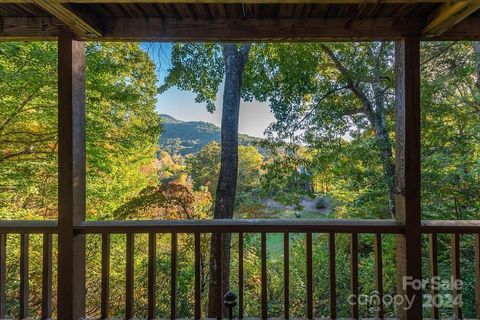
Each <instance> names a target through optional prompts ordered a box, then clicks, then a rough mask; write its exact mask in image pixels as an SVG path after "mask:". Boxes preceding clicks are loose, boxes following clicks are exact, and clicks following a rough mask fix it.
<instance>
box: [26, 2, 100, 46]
mask: <svg viewBox="0 0 480 320" xmlns="http://www.w3.org/2000/svg"><path fill="white" fill-rule="evenodd" d="M33 3H34V4H36V5H37V6H39V7H40V8H42V9H44V10H45V11H47V12H49V13H50V14H51V15H53V16H54V17H55V18H57V19H58V20H60V21H61V22H63V23H64V24H65V25H66V26H67V27H68V28H70V29H71V31H73V32H74V33H75V34H76V35H77V36H80V37H86V38H95V37H100V36H102V32H101V31H99V30H98V29H97V28H96V27H94V26H92V25H91V24H89V23H88V22H86V21H85V20H83V19H82V18H80V17H79V16H78V15H77V14H75V13H74V12H73V11H71V10H69V9H68V8H66V7H64V6H63V5H62V4H61V3H60V2H59V1H58V0H33Z"/></svg>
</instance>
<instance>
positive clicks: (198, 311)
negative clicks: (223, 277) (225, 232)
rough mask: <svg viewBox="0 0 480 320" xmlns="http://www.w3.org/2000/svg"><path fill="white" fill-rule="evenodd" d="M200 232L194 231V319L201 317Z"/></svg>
mask: <svg viewBox="0 0 480 320" xmlns="http://www.w3.org/2000/svg"><path fill="white" fill-rule="evenodd" d="M200 245H201V244H200V233H198V232H197V233H195V285H194V286H195V319H201V318H202V300H201V297H202V292H201V290H202V252H201V249H202V248H201V246H200Z"/></svg>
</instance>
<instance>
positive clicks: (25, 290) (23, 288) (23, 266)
mask: <svg viewBox="0 0 480 320" xmlns="http://www.w3.org/2000/svg"><path fill="white" fill-rule="evenodd" d="M28 247H29V234H28V233H25V234H22V235H20V295H19V300H20V305H19V313H18V317H19V318H20V319H26V318H28V296H29V285H28V279H29V263H28V260H29V259H28V251H29V250H28Z"/></svg>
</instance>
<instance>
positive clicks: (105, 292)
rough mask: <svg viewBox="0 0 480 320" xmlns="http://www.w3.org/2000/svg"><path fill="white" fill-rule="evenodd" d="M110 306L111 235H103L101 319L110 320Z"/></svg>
mask: <svg viewBox="0 0 480 320" xmlns="http://www.w3.org/2000/svg"><path fill="white" fill-rule="evenodd" d="M109 306H110V235H109V234H106V233H105V234H102V293H101V314H100V316H101V318H102V319H108V312H109V311H108V309H109Z"/></svg>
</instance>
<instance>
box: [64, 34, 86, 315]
mask: <svg viewBox="0 0 480 320" xmlns="http://www.w3.org/2000/svg"><path fill="white" fill-rule="evenodd" d="M58 169H59V170H58V210H59V214H58V311H57V312H58V319H81V318H83V317H84V313H85V236H84V235H79V234H75V233H74V229H73V228H74V226H75V225H77V224H78V223H80V222H82V221H84V220H85V44H84V42H82V41H77V40H76V39H75V37H74V35H72V34H70V33H67V32H62V33H61V35H60V37H59V39H58Z"/></svg>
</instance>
